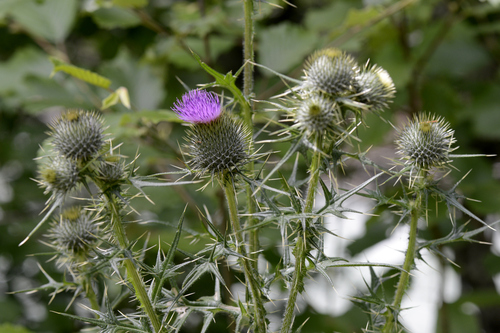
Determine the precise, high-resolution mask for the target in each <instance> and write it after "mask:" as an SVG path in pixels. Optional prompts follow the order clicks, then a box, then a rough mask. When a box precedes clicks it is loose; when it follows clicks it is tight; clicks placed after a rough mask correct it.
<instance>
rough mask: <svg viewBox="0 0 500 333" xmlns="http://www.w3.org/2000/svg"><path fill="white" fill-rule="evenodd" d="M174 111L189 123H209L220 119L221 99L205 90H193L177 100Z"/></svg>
mask: <svg viewBox="0 0 500 333" xmlns="http://www.w3.org/2000/svg"><path fill="white" fill-rule="evenodd" d="M172 111H174V112H175V113H177V114H178V115H179V118H181V119H182V120H184V121H187V122H189V123H195V124H196V123H209V122H212V121H214V120H215V119H217V118H219V116H220V115H221V113H222V106H221V103H220V101H219V97H218V96H217V95H216V94H215V93H213V92H207V91H205V90H191V91H190V92H188V93H186V94H184V95H183V96H182V101H180V100H179V99H177V102H176V103H174V107H173V108H172Z"/></svg>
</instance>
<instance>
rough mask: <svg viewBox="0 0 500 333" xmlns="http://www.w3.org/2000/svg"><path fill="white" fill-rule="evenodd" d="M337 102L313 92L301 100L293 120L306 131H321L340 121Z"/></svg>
mask: <svg viewBox="0 0 500 333" xmlns="http://www.w3.org/2000/svg"><path fill="white" fill-rule="evenodd" d="M341 117H342V115H341V111H340V108H339V107H338V105H337V103H336V102H335V101H333V100H331V99H330V98H328V97H327V96H325V95H322V94H314V95H312V96H310V97H309V98H307V99H305V100H304V101H302V102H301V104H300V105H299V107H298V108H297V111H296V115H295V122H296V123H297V125H298V126H299V128H302V129H305V130H306V131H307V132H308V133H323V132H325V131H327V130H328V129H331V128H333V127H334V126H335V125H338V124H339V123H340V122H341V119H342V118H341Z"/></svg>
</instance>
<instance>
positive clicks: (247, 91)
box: [243, 0, 259, 270]
mask: <svg viewBox="0 0 500 333" xmlns="http://www.w3.org/2000/svg"><path fill="white" fill-rule="evenodd" d="M243 11H244V17H245V31H244V35H243V39H244V42H243V44H244V45H243V47H244V49H243V62H244V64H245V65H244V66H245V67H244V69H243V96H244V97H245V99H246V102H247V103H246V105H245V106H243V118H244V121H245V123H246V125H247V127H248V129H249V130H250V132H251V133H253V121H252V104H251V103H250V95H251V94H252V92H253V65H252V64H251V62H253V60H254V48H253V35H254V30H253V26H254V24H253V0H244V2H243ZM248 168H249V170H250V171H251V172H253V170H254V165H253V162H250V163H249V164H248ZM252 193H253V191H252V188H251V187H250V185H247V188H246V196H247V209H248V214H249V217H248V222H247V227H248V228H249V231H248V255H249V258H250V259H251V261H250V264H251V265H252V267H253V269H254V270H257V266H258V257H259V254H258V251H259V230H258V229H257V228H254V226H255V224H256V223H257V222H258V221H257V219H256V218H254V217H253V216H252V214H253V213H255V211H256V205H255V201H254V199H253V196H252Z"/></svg>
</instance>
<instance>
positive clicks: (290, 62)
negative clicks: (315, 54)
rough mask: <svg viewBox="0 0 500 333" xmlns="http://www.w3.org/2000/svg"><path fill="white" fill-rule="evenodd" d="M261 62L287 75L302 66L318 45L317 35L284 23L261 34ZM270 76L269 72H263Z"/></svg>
mask: <svg viewBox="0 0 500 333" xmlns="http://www.w3.org/2000/svg"><path fill="white" fill-rule="evenodd" d="M260 35H261V39H260V43H259V53H258V58H259V62H260V63H261V64H263V65H264V66H266V67H269V68H272V69H274V70H275V71H277V72H282V73H286V72H288V71H290V69H292V67H293V66H296V65H298V64H300V63H301V62H302V61H303V60H304V58H305V57H306V56H307V55H308V54H309V53H311V52H312V51H313V50H314V48H315V47H316V46H317V45H318V44H317V41H318V40H317V38H316V35H315V34H314V33H313V32H312V31H310V30H305V29H302V28H301V27H299V26H296V25H293V24H290V23H282V24H279V25H276V26H273V27H271V28H268V29H266V30H263V31H261V32H260ZM262 73H263V74H264V75H267V76H270V75H271V74H270V73H269V72H265V71H264V72H262Z"/></svg>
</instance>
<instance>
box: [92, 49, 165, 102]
mask: <svg viewBox="0 0 500 333" xmlns="http://www.w3.org/2000/svg"><path fill="white" fill-rule="evenodd" d="M99 72H100V73H102V74H103V75H105V76H106V77H108V78H109V79H110V80H112V81H113V84H114V85H117V86H122V87H127V90H128V94H129V96H130V100H131V101H133V105H134V107H135V108H136V109H139V110H141V109H149V110H154V109H156V108H157V107H158V105H159V104H160V102H161V101H162V100H163V97H164V96H165V89H164V87H163V73H162V71H161V70H160V71H159V70H158V69H157V68H154V67H152V66H150V65H148V64H147V63H142V62H140V61H139V59H137V58H135V57H132V56H131V55H130V53H129V52H128V50H127V49H126V48H125V47H123V48H121V49H120V50H119V51H118V54H117V56H116V57H115V58H114V59H113V60H111V61H110V62H107V63H105V64H104V65H102V66H101V67H100V68H99ZM122 103H123V102H122Z"/></svg>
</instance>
